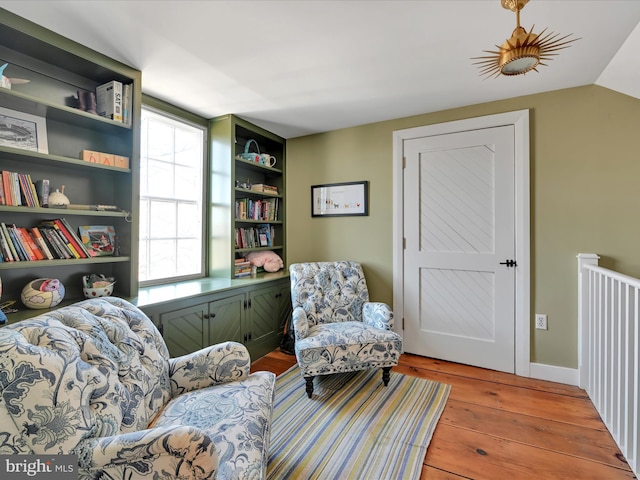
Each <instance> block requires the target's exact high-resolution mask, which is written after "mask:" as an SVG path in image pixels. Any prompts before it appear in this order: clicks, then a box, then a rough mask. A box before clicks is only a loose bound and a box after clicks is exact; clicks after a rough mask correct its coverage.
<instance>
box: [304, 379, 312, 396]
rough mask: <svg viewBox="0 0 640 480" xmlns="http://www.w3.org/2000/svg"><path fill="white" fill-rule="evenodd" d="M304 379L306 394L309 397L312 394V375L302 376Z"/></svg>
mask: <svg viewBox="0 0 640 480" xmlns="http://www.w3.org/2000/svg"><path fill="white" fill-rule="evenodd" d="M304 379H305V380H306V381H307V395H308V396H309V398H311V395H313V377H304Z"/></svg>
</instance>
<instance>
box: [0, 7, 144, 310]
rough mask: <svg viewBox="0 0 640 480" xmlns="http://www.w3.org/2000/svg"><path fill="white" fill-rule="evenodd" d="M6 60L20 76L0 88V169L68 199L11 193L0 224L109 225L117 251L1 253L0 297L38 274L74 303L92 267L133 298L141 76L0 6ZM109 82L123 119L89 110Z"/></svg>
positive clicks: (0, 205) (13, 295) (0, 208)
mask: <svg viewBox="0 0 640 480" xmlns="http://www.w3.org/2000/svg"><path fill="white" fill-rule="evenodd" d="M5 63H6V64H8V65H7V67H5V69H4V75H5V76H6V77H7V78H9V79H20V81H15V82H13V83H11V84H10V85H7V84H5V86H10V88H0V116H2V117H0V120H2V121H0V125H3V126H4V132H3V133H4V135H3V136H1V137H0V170H3V171H7V172H12V173H17V174H20V175H21V178H22V177H23V178H29V179H30V180H31V181H32V182H33V184H34V185H35V184H36V182H37V181H38V180H44V179H46V180H48V181H49V189H50V192H55V190H56V189H58V190H61V189H63V186H64V190H63V191H64V194H65V195H66V197H67V199H68V200H69V203H70V205H67V204H66V203H65V204H60V205H52V204H47V203H46V202H43V201H42V199H41V198H39V197H40V194H38V192H37V191H36V197H38V198H34V197H33V192H31V193H29V192H28V190H27V189H25V190H20V191H19V193H20V195H18V201H17V202H15V201H12V202H11V203H8V202H7V201H6V200H5V201H2V202H0V223H3V224H5V225H6V226H11V227H13V226H16V228H25V229H27V231H32V229H33V228H35V227H38V226H40V225H43V224H44V222H46V221H50V220H54V219H64V220H65V222H66V223H67V225H68V228H70V229H71V230H72V231H73V232H74V233H75V234H77V233H78V230H77V229H78V227H80V226H83V225H109V226H113V228H114V230H115V232H116V234H117V236H118V247H119V248H118V250H119V251H118V252H114V253H115V254H112V255H105V256H100V257H91V256H87V255H81V256H80V258H76V257H74V258H66V257H65V258H59V256H58V255H56V258H48V256H46V257H45V258H42V259H40V258H36V259H33V258H30V259H29V260H20V259H18V260H16V259H15V258H14V259H13V261H11V259H8V258H6V257H5V255H3V258H2V260H3V261H2V262H0V278H1V279H2V287H3V292H2V300H3V301H5V300H18V302H19V298H20V292H21V290H22V288H23V287H24V286H25V285H26V284H27V283H28V282H29V281H31V280H33V279H35V278H42V277H47V278H58V279H59V280H60V281H61V282H62V283H63V284H64V286H65V290H66V295H65V301H71V300H74V299H78V300H79V299H81V298H82V276H83V275H87V274H91V273H96V274H104V275H106V276H110V277H115V278H116V288H115V294H116V295H119V296H123V297H135V296H136V295H137V289H138V273H137V263H138V262H137V258H138V253H137V251H138V231H137V228H138V222H137V217H138V204H137V198H138V189H139V186H138V185H139V174H138V158H139V152H140V133H139V127H138V125H137V123H138V122H137V119H139V118H140V117H139V114H140V100H141V74H140V72H139V71H137V70H135V69H133V68H130V67H128V66H126V65H123V64H121V63H119V62H116V61H114V60H112V59H110V58H108V57H106V56H104V55H102V54H99V53H97V52H95V51H93V50H91V49H88V48H86V47H84V46H82V45H80V44H77V43H75V42H73V41H71V40H69V39H67V38H64V37H62V36H60V35H58V34H55V33H53V32H51V31H49V30H47V29H44V28H42V27H40V26H38V25H35V24H33V23H31V22H29V21H27V20H25V19H23V18H21V17H19V16H17V15H14V14H12V13H10V12H8V11H5V10H2V9H0V65H4V64H5ZM25 80H26V81H28V82H24V81H25ZM111 82H115V83H116V84H121V85H122V86H123V87H122V88H123V95H124V90H125V86H127V88H126V90H127V92H128V93H127V95H129V98H128V100H126V107H127V109H128V112H127V117H126V120H125V117H124V116H122V117H121V116H116V118H115V119H114V118H108V117H106V116H100V115H98V114H97V112H95V111H93V108H92V103H91V102H92V101H93V100H94V97H95V93H96V89H97V88H98V87H99V86H100V85H104V84H108V83H111ZM125 99H126V97H124V96H123V97H122V99H121V100H122V102H123V103H122V105H121V108H124V107H125V103H124V101H125ZM123 114H124V111H123ZM111 116H113V114H112V115H111ZM25 125H26V131H25V130H23V129H22V127H23V126H25ZM45 140H46V141H45ZM83 152H84V153H83ZM87 152H89V153H87ZM116 159H118V160H116ZM25 185H26V184H25ZM3 186H4V185H3ZM3 190H4V189H3ZM4 193H5V194H6V192H4ZM20 196H22V198H20ZM14 198H15V197H14ZM48 246H49V247H52V245H48ZM0 251H1V250H0Z"/></svg>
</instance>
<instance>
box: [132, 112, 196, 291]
mask: <svg viewBox="0 0 640 480" xmlns="http://www.w3.org/2000/svg"><path fill="white" fill-rule="evenodd" d="M204 145H205V130H204V128H202V127H199V126H194V125H191V124H189V123H187V122H183V121H179V120H177V119H175V118H173V117H170V116H168V115H163V114H162V113H159V112H155V111H152V110H150V109H147V108H143V110H142V129H141V158H140V174H141V176H140V265H139V272H138V273H139V277H140V282H141V283H142V284H145V283H147V284H148V283H162V282H169V281H175V280H176V279H180V278H189V277H201V276H203V275H204V257H203V251H204V249H203V241H204V239H203V233H202V232H203V204H202V199H203V189H204V182H203V178H204V177H203V169H204V165H205V161H204V152H205V150H204Z"/></svg>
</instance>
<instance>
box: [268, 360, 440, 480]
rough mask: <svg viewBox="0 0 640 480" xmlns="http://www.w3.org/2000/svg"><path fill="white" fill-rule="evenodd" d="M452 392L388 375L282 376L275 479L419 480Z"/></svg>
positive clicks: (273, 446) (271, 473)
mask: <svg viewBox="0 0 640 480" xmlns="http://www.w3.org/2000/svg"><path fill="white" fill-rule="evenodd" d="M450 389H451V386H450V385H445V384H442V383H438V382H434V381H430V380H425V379H421V378H417V377H410V376H407V375H402V374H398V373H394V372H393V371H392V372H391V380H390V381H389V385H388V386H387V387H385V386H384V385H383V384H382V372H381V370H380V369H371V370H363V371H361V372H356V373H347V374H336V375H326V376H319V377H316V378H315V387H314V392H313V398H311V399H309V398H308V397H307V394H306V392H305V382H304V379H303V378H302V376H301V375H300V371H299V370H298V367H297V366H293V367H291V368H290V369H289V370H287V371H286V372H284V373H283V374H282V375H280V376H278V378H277V380H276V399H275V404H274V412H273V422H272V430H271V443H270V448H269V451H270V458H269V465H268V468H267V479H268V480H284V479H287V480H289V479H295V480H298V479H301V480H311V479H316V480H337V479H345V480H346V479H349V480H356V479H361V480H372V479H375V480H384V479H389V480H398V479H402V480H411V479H419V478H420V473H421V470H422V463H423V461H424V457H425V455H426V452H427V447H428V446H429V442H430V441H431V437H432V435H433V431H434V430H435V427H436V425H437V423H438V419H439V418H440V415H441V414H442V411H443V409H444V406H445V404H446V402H447V398H448V397H449V391H450Z"/></svg>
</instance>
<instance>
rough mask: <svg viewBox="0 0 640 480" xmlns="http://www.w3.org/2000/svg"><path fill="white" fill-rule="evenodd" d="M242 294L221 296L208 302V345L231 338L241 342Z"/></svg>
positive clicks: (243, 300) (243, 299)
mask: <svg viewBox="0 0 640 480" xmlns="http://www.w3.org/2000/svg"><path fill="white" fill-rule="evenodd" d="M244 305H245V296H244V294H239V295H232V296H230V297H225V298H221V299H220V300H216V301H214V302H211V303H210V304H209V327H208V328H209V345H215V344H216V343H220V342H226V341H227V340H233V341H236V342H240V343H243V342H244V338H243V326H242V321H243V317H244V308H245V307H244Z"/></svg>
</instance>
